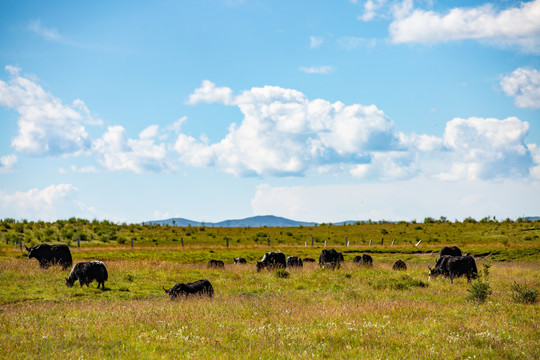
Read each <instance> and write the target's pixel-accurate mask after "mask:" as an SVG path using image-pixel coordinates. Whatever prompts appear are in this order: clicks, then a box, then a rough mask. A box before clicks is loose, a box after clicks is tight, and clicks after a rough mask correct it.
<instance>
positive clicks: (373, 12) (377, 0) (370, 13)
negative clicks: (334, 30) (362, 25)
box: [358, 0, 386, 21]
mask: <svg viewBox="0 0 540 360" xmlns="http://www.w3.org/2000/svg"><path fill="white" fill-rule="evenodd" d="M385 3H386V0H367V1H366V2H365V3H364V13H363V14H362V15H360V16H359V17H358V19H359V20H362V21H371V20H373V19H374V18H375V16H377V10H378V9H379V8H380V7H381V6H383V5H384V4H385Z"/></svg>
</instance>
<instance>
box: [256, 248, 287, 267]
mask: <svg viewBox="0 0 540 360" xmlns="http://www.w3.org/2000/svg"><path fill="white" fill-rule="evenodd" d="M286 266H287V261H286V259H285V254H284V253H281V252H267V253H266V254H264V256H263V258H262V260H261V261H258V262H257V271H261V270H262V269H265V268H267V269H275V268H285V267H286Z"/></svg>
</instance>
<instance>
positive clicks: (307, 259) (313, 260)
mask: <svg viewBox="0 0 540 360" xmlns="http://www.w3.org/2000/svg"><path fill="white" fill-rule="evenodd" d="M303 261H304V262H315V259H313V258H304V260H303Z"/></svg>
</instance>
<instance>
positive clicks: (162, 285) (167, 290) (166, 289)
mask: <svg viewBox="0 0 540 360" xmlns="http://www.w3.org/2000/svg"><path fill="white" fill-rule="evenodd" d="M161 287H162V288H163V290H165V292H168V291H169V290H167V289H165V286H163V285H162V286H161Z"/></svg>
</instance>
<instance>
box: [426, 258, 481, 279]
mask: <svg viewBox="0 0 540 360" xmlns="http://www.w3.org/2000/svg"><path fill="white" fill-rule="evenodd" d="M428 268H429V277H430V278H431V277H432V276H433V277H437V276H439V275H442V276H445V277H449V278H450V281H451V282H454V278H456V277H460V276H463V275H465V276H467V281H468V282H470V281H471V279H475V278H476V277H477V276H478V269H477V268H476V262H475V261H474V258H473V257H472V256H470V255H467V256H450V255H444V256H441V257H440V258H439V260H438V261H437V263H436V264H435V268H434V269H432V268H430V267H428Z"/></svg>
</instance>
